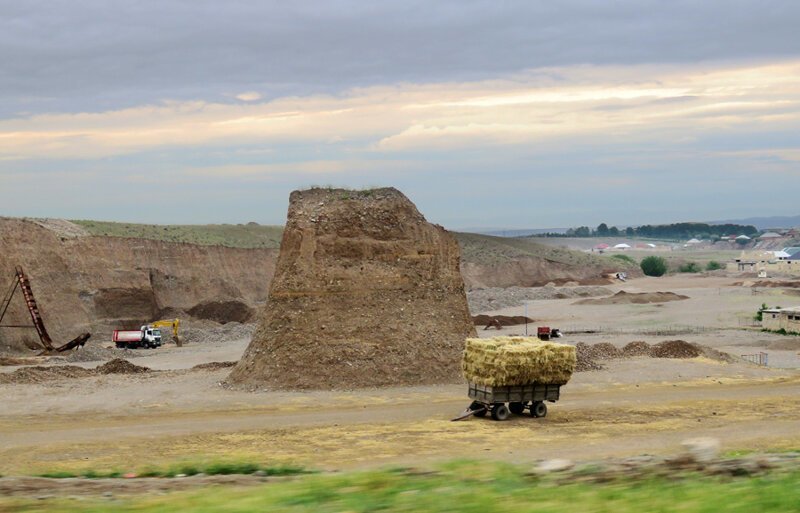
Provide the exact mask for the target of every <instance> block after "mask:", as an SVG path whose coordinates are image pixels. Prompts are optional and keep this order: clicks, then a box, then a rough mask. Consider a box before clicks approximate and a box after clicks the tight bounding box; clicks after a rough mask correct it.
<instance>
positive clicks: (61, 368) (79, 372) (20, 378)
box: [0, 365, 94, 385]
mask: <svg viewBox="0 0 800 513" xmlns="http://www.w3.org/2000/svg"><path fill="white" fill-rule="evenodd" d="M92 375H94V371H93V370H91V369H84V368H83V367H77V366H75V365H58V366H53V367H45V366H41V365H36V366H33V367H22V368H20V369H17V370H15V371H14V372H9V373H2V374H0V383H2V384H11V385H33V384H36V383H48V382H51V381H56V380H60V379H74V378H85V377H87V376H92Z"/></svg>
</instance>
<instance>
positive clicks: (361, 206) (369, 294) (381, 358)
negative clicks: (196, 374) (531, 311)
mask: <svg viewBox="0 0 800 513" xmlns="http://www.w3.org/2000/svg"><path fill="white" fill-rule="evenodd" d="M459 258H460V252H459V247H458V243H457V242H456V239H455V238H454V237H453V236H452V235H451V234H450V233H448V232H447V231H445V230H444V229H443V228H441V227H440V226H436V225H432V224H430V223H428V222H427V221H426V220H425V218H424V217H423V216H422V214H420V213H419V212H418V211H417V209H416V207H415V206H414V204H413V203H411V201H409V200H408V198H406V197H405V196H404V195H403V194H402V193H400V192H399V191H397V190H396V189H391V188H388V189H377V190H372V191H361V192H355V191H346V190H341V189H312V190H308V191H295V192H293V193H292V195H291V198H290V204H289V211H288V216H287V223H286V229H285V231H284V234H283V240H282V242H281V250H280V257H279V259H278V264H277V268H276V275H275V277H274V279H273V281H272V287H271V289H270V293H269V300H268V302H267V305H266V307H265V310H264V311H263V313H262V315H261V321H260V323H259V326H258V328H257V330H256V332H255V334H254V335H253V340H252V342H251V343H250V346H249V347H248V349H247V351H246V352H245V355H244V356H243V358H242V360H241V362H239V364H238V365H237V366H236V368H235V369H234V371H233V372H232V374H231V376H230V381H231V382H232V383H236V384H243V385H247V386H253V387H260V386H268V387H280V388H331V387H333V388H348V387H353V386H374V385H391V384H421V383H442V382H452V381H453V380H457V379H459V374H460V370H459V356H460V353H461V350H462V349H463V344H464V338H465V337H467V336H470V335H473V334H474V333H475V328H474V326H473V324H472V320H471V318H470V315H469V310H468V308H467V300H466V295H465V292H464V281H463V279H462V277H461V272H460V269H459Z"/></svg>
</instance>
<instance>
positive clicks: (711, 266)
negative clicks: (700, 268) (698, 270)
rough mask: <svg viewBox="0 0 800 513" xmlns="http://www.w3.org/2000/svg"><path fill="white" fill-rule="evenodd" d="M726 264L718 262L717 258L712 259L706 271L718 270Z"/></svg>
mask: <svg viewBox="0 0 800 513" xmlns="http://www.w3.org/2000/svg"><path fill="white" fill-rule="evenodd" d="M723 267H724V266H723V265H722V264H720V263H719V262H717V261H716V260H712V261H710V262H709V263H707V264H706V271H718V270H720V269H722V268H723Z"/></svg>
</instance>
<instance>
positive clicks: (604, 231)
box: [595, 223, 608, 237]
mask: <svg viewBox="0 0 800 513" xmlns="http://www.w3.org/2000/svg"><path fill="white" fill-rule="evenodd" d="M595 233H596V234H597V235H598V237H605V236H606V235H608V225H607V224H606V223H600V224H599V225H597V231H596V232H595Z"/></svg>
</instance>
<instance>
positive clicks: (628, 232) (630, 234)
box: [625, 226, 636, 237]
mask: <svg viewBox="0 0 800 513" xmlns="http://www.w3.org/2000/svg"><path fill="white" fill-rule="evenodd" d="M625 235H627V236H628V237H633V236H634V235H636V230H634V229H633V226H628V227H627V228H625Z"/></svg>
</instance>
